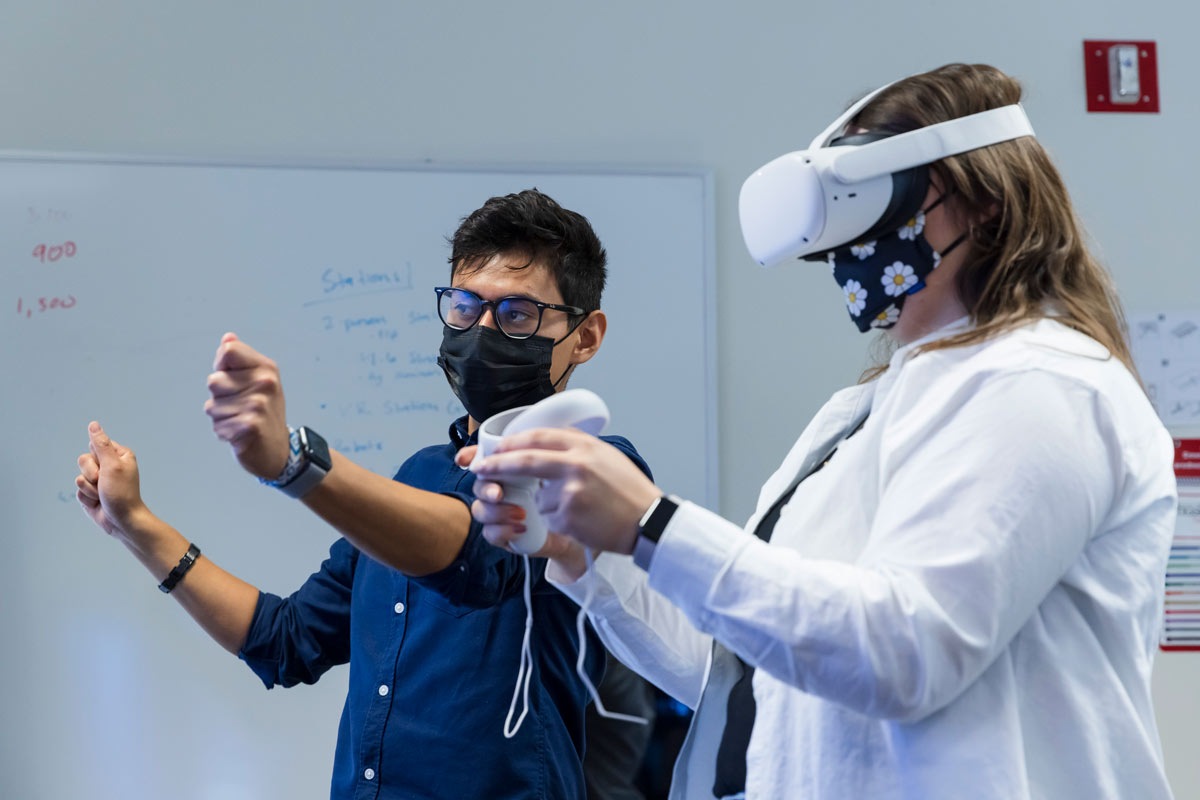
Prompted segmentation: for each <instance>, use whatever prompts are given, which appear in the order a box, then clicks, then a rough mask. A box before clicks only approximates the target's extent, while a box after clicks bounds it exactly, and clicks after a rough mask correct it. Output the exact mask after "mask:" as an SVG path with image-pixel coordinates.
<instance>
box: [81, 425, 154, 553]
mask: <svg viewBox="0 0 1200 800" xmlns="http://www.w3.org/2000/svg"><path fill="white" fill-rule="evenodd" d="M78 463H79V474H78V475H76V476H75V498H76V499H77V500H79V505H81V506H83V510H84V511H85V512H86V513H87V515H88V516H89V517H91V518H92V521H93V522H95V523H96V524H97V525H99V526H100V527H101V529H103V530H104V532H105V533H108V534H110V535H113V536H125V535H126V534H128V533H129V532H130V531H131V530H132V528H133V527H134V518H135V517H136V516H137V515H138V514H139V513H140V512H142V511H143V510H145V508H146V505H145V503H143V502H142V494H141V488H140V486H139V480H138V466H137V456H135V455H134V454H133V451H132V450H130V449H129V448H128V447H122V446H121V445H119V444H117V443H116V442H114V441H113V440H112V439H110V438H108V434H106V433H105V432H104V429H103V428H101V427H100V423H99V422H92V423H90V424H89V425H88V452H86V453H84V454H83V455H81V456H80V457H79V461H78Z"/></svg>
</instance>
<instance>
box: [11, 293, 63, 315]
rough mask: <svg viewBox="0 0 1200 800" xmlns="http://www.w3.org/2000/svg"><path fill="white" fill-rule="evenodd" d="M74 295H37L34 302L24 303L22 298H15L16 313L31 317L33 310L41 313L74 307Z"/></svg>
mask: <svg viewBox="0 0 1200 800" xmlns="http://www.w3.org/2000/svg"><path fill="white" fill-rule="evenodd" d="M74 307H75V296H74V295H67V296H66V297H39V298H38V299H37V303H36V304H32V303H31V304H30V305H25V301H24V299H22V298H20V297H18V298H17V313H18V314H24V315H25V316H26V317H32V316H33V312H35V311H36V312H37V313H39V314H41V313H42V312H44V311H50V310H51V309H55V308H74Z"/></svg>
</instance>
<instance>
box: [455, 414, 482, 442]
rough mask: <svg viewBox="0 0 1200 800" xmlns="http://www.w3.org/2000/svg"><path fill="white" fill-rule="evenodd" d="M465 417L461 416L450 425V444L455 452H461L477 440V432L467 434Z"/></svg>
mask: <svg viewBox="0 0 1200 800" xmlns="http://www.w3.org/2000/svg"><path fill="white" fill-rule="evenodd" d="M467 419H468V417H467V415H466V414H463V415H462V416H461V417H459V418H458V419H456V420H454V422H451V423H450V442H451V443H452V444H453V445H454V449H455V450H461V449H463V448H464V447H466V446H467V445H469V444H475V442H476V441H478V438H479V430H478V429H476V431H475V433H470V434H469V433H467V428H468V426H467Z"/></svg>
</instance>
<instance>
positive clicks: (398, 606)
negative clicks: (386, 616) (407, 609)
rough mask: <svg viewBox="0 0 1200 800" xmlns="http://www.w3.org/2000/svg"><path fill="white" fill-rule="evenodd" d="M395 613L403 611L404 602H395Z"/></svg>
mask: <svg viewBox="0 0 1200 800" xmlns="http://www.w3.org/2000/svg"><path fill="white" fill-rule="evenodd" d="M396 613H397V614H403V613H404V603H396Z"/></svg>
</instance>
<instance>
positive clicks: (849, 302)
mask: <svg viewBox="0 0 1200 800" xmlns="http://www.w3.org/2000/svg"><path fill="white" fill-rule="evenodd" d="M842 291H843V292H845V293H846V308H848V309H850V314H851V315H853V316H855V317H857V316H858V315H859V314H861V313H862V310H863V309H864V308H866V307H867V290H866V289H864V288H863V287H862V284H861V283H859V282H858V281H846V285H845V286H843V287H842Z"/></svg>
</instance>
